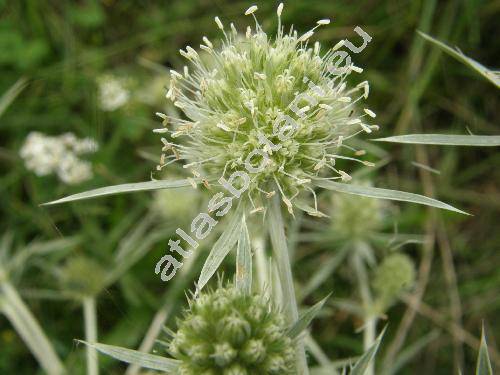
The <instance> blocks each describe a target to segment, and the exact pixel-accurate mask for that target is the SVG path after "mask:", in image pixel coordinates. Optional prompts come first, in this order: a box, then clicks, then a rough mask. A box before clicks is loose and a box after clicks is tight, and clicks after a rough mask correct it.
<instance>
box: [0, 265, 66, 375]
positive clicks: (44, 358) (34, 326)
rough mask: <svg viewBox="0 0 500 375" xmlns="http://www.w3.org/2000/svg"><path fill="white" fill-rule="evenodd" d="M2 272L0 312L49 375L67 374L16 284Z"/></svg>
mask: <svg viewBox="0 0 500 375" xmlns="http://www.w3.org/2000/svg"><path fill="white" fill-rule="evenodd" d="M0 266H1V264H0ZM1 273H2V270H1V269H0V313H3V314H4V315H5V316H6V318H7V320H8V321H9V322H10V323H11V324H12V326H13V327H14V329H15V331H16V332H17V334H18V335H19V336H20V337H21V338H22V340H23V341H24V343H25V344H26V346H27V347H28V348H29V350H30V351H31V353H32V354H33V356H34V357H35V358H36V359H37V361H38V363H39V364H40V367H41V368H42V369H43V370H44V371H45V372H46V373H47V374H48V375H62V374H66V369H65V368H64V365H63V363H62V362H61V360H60V359H59V357H58V355H57V353H56V351H55V349H54V347H53V346H52V343H51V342H50V341H49V339H48V337H47V336H46V334H45V332H44V330H43V328H42V326H41V325H40V323H39V322H38V320H37V319H36V317H35V315H33V313H32V312H31V310H30V309H29V308H28V306H27V305H26V303H25V302H24V301H23V299H22V298H21V296H20V295H19V293H18V291H17V289H16V288H15V287H14V285H12V284H11V283H10V282H9V281H8V280H7V279H6V276H5V275H1Z"/></svg>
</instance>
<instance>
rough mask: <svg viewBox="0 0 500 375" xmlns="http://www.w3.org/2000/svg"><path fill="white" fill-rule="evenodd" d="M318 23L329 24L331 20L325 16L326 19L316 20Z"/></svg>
mask: <svg viewBox="0 0 500 375" xmlns="http://www.w3.org/2000/svg"><path fill="white" fill-rule="evenodd" d="M316 23H317V24H318V25H329V24H330V20H329V19H328V18H325V19H324V20H319V21H318V22H316Z"/></svg>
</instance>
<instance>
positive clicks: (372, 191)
mask: <svg viewBox="0 0 500 375" xmlns="http://www.w3.org/2000/svg"><path fill="white" fill-rule="evenodd" d="M314 183H315V185H316V186H319V187H321V188H324V189H329V190H334V191H338V192H340V193H347V194H354V195H361V196H363V197H370V198H379V199H388V200H394V201H401V202H411V203H418V204H423V205H425V206H431V207H437V208H442V209H444V210H448V211H454V212H458V213H461V214H464V215H469V214H468V213H467V212H464V211H462V210H459V209H458V208H455V207H453V206H450V205H449V204H446V203H443V202H441V201H438V200H437V199H433V198H429V197H426V196H424V195H420V194H414V193H407V192H405V191H399V190H391V189H381V188H376V187H372V186H360V185H348V184H343V183H340V182H334V181H327V180H315V181H314Z"/></svg>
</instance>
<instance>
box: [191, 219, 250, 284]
mask: <svg viewBox="0 0 500 375" xmlns="http://www.w3.org/2000/svg"><path fill="white" fill-rule="evenodd" d="M241 216H242V210H241V209H238V211H237V212H235V214H234V215H233V217H232V218H231V221H230V222H229V224H228V226H227V227H226V229H224V232H223V233H222V235H221V236H220V237H219V239H218V240H217V242H215V244H214V246H213V247H212V250H211V251H210V254H209V255H208V257H207V260H206V261H205V264H204V265H203V268H202V270H201V273H200V277H199V279H198V285H197V288H198V290H202V289H203V287H204V286H205V285H206V284H207V283H208V281H209V280H210V279H211V278H212V276H213V275H214V273H215V272H216V271H217V269H218V268H219V266H220V264H221V263H222V261H223V260H224V258H225V257H226V256H227V254H229V252H230V251H231V249H232V248H233V247H234V245H235V244H236V242H237V241H238V238H239V237H240V232H241Z"/></svg>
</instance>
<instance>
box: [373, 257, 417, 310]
mask: <svg viewBox="0 0 500 375" xmlns="http://www.w3.org/2000/svg"><path fill="white" fill-rule="evenodd" d="M414 282H415V266H414V264H413V261H412V260H411V259H410V257H408V256H407V255H405V254H401V253H394V254H391V255H389V256H387V257H386V258H385V259H384V260H383V261H382V263H380V265H379V266H378V267H377V269H376V270H375V276H374V279H373V289H374V290H375V293H376V295H377V299H378V302H379V303H380V304H381V305H382V306H383V308H384V309H385V308H387V307H389V306H390V305H391V304H392V303H393V302H394V301H395V300H396V299H397V298H398V297H399V296H400V295H401V293H402V292H404V291H405V290H408V289H409V288H411V287H412V286H413V284H414Z"/></svg>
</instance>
